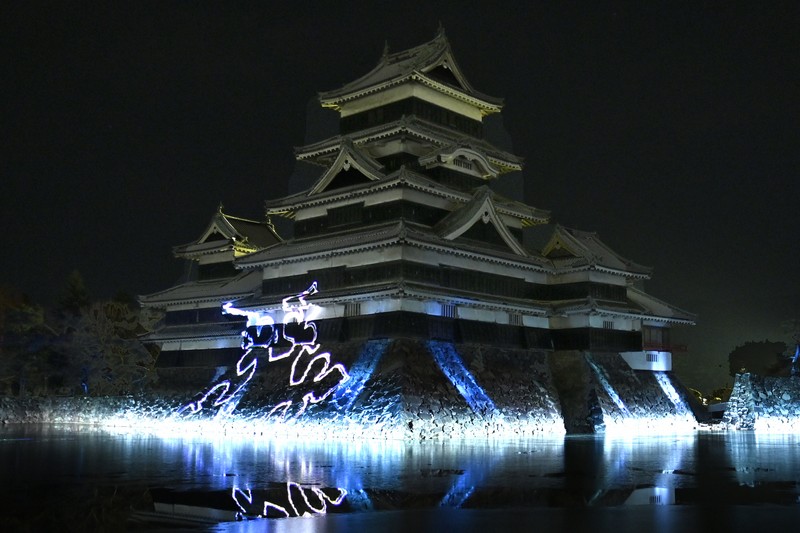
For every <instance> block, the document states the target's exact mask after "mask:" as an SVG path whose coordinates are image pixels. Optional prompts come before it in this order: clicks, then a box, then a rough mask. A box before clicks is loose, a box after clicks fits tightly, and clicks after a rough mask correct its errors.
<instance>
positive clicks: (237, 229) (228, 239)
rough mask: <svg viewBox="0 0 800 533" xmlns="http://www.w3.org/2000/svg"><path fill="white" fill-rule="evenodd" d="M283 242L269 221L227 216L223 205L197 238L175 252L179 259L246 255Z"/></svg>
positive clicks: (176, 248) (174, 249)
mask: <svg viewBox="0 0 800 533" xmlns="http://www.w3.org/2000/svg"><path fill="white" fill-rule="evenodd" d="M281 240H282V239H281V238H280V236H279V235H278V233H277V232H276V231H275V227H274V226H273V225H272V224H271V223H270V222H269V221H268V220H267V221H264V222H257V221H255V220H248V219H246V218H240V217H235V216H232V215H228V214H226V213H224V212H223V211H222V206H221V205H220V206H219V209H218V210H217V212H216V213H214V215H213V216H212V217H211V221H210V222H209V223H208V226H206V229H205V231H203V233H202V234H201V235H200V237H199V238H198V239H196V240H194V241H192V242H190V243H187V244H181V245H179V246H175V247H173V249H172V251H173V253H174V254H175V255H176V256H178V257H183V258H186V259H191V258H195V257H198V256H200V255H205V254H210V253H215V252H220V251H226V250H233V251H234V252H235V254H236V255H243V254H247V253H252V252H255V251H257V250H260V249H262V248H266V247H268V246H272V245H273V244H277V243H279V242H281Z"/></svg>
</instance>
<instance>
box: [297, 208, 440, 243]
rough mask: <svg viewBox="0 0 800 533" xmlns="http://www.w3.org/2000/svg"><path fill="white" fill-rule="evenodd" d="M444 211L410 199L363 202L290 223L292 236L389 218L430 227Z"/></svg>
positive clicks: (387, 219) (385, 220)
mask: <svg viewBox="0 0 800 533" xmlns="http://www.w3.org/2000/svg"><path fill="white" fill-rule="evenodd" d="M447 213H448V211H447V210H445V209H439V208H435V207H431V206H428V205H422V204H415V203H412V202H404V201H397V202H389V203H385V204H380V205H375V206H368V207H365V206H364V204H363V203H358V204H352V205H347V206H343V207H336V208H332V209H329V210H328V214H327V215H325V216H322V217H314V218H309V219H306V220H299V221H297V222H295V224H294V234H295V237H310V236H313V235H319V234H321V233H324V232H325V231H326V230H328V229H336V231H340V230H342V229H344V228H346V227H350V226H353V227H355V226H360V225H369V224H379V223H381V222H387V221H390V220H399V219H401V218H402V219H405V220H407V221H410V222H416V223H418V224H425V225H426V226H433V225H434V224H436V223H437V222H438V221H439V220H441V219H442V218H443V217H444V216H446V215H447Z"/></svg>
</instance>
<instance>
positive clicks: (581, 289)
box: [533, 282, 628, 302]
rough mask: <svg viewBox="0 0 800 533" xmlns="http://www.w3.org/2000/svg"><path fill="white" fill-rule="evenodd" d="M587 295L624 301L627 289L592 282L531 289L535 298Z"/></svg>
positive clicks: (574, 297) (582, 296) (570, 297)
mask: <svg viewBox="0 0 800 533" xmlns="http://www.w3.org/2000/svg"><path fill="white" fill-rule="evenodd" d="M589 296H591V297H592V298H595V299H597V300H607V301H612V302H626V301H627V299H628V291H627V289H626V288H625V287H624V286H621V285H609V284H607V283H592V282H580V283H564V284H560V285H535V286H534V290H533V297H534V298H536V299H537V300H574V299H579V298H586V297H589Z"/></svg>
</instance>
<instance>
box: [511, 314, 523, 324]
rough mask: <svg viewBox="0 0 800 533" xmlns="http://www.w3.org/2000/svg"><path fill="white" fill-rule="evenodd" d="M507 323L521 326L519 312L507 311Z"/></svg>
mask: <svg viewBox="0 0 800 533" xmlns="http://www.w3.org/2000/svg"><path fill="white" fill-rule="evenodd" d="M508 323H509V324H511V325H512V326H521V325H522V315H521V314H519V313H509V314H508Z"/></svg>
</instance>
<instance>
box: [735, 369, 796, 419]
mask: <svg viewBox="0 0 800 533" xmlns="http://www.w3.org/2000/svg"><path fill="white" fill-rule="evenodd" d="M722 423H723V424H724V425H725V426H726V427H728V428H729V429H739V430H751V429H752V430H756V431H764V432H766V431H769V432H787V433H788V432H797V431H800V378H797V377H794V378H793V377H763V376H759V375H757V374H749V373H747V374H737V375H736V380H735V382H734V385H733V391H732V392H731V397H730V400H729V401H728V408H727V409H726V411H725V415H724V416H723V419H722Z"/></svg>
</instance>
